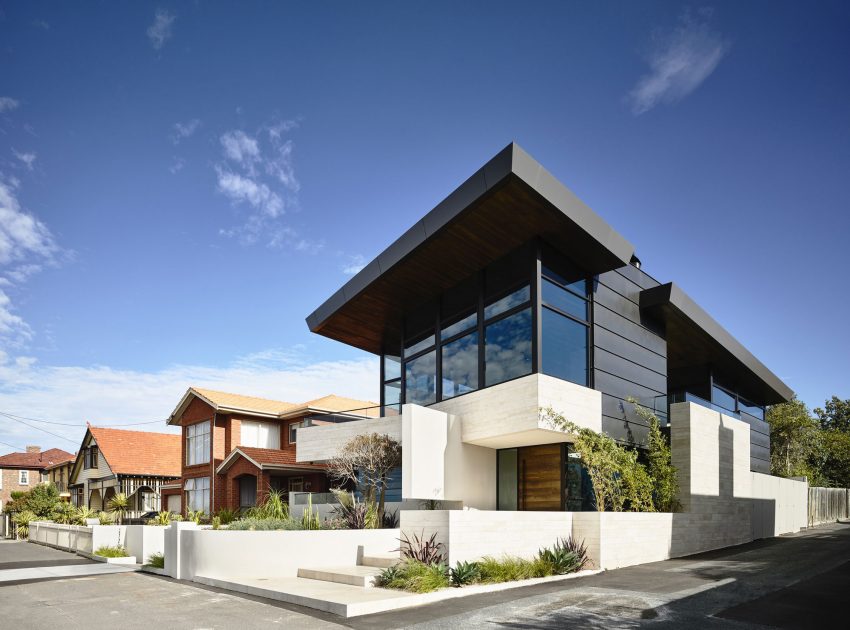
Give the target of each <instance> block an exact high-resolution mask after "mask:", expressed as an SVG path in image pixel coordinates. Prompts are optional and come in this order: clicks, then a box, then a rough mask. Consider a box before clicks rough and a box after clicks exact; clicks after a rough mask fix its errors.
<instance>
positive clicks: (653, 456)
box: [629, 398, 682, 512]
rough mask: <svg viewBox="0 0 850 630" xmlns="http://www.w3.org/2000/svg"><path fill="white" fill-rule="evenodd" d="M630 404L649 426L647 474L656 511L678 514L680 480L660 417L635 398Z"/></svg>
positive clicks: (630, 400) (631, 399) (679, 506)
mask: <svg viewBox="0 0 850 630" xmlns="http://www.w3.org/2000/svg"><path fill="white" fill-rule="evenodd" d="M629 402H630V403H632V404H633V405H634V406H635V412H636V413H637V414H638V415H639V416H640V417H641V418H643V420H644V421H646V422H647V423H648V424H649V439H648V440H647V444H646V459H647V474H649V477H650V479H651V480H652V486H653V492H652V498H653V501H654V503H655V509H656V511H658V512H676V511H677V510H679V509H680V508H681V507H682V505H681V503H679V499H678V498H677V497H678V494H679V480H678V478H677V473H676V467H675V466H673V455H672V453H671V451H670V445H669V444H668V443H667V438H665V437H664V434H663V433H661V422H659V420H658V416H656V415H655V414H654V413H652V412H651V411H650V410H649V409H647V408H646V407H644V406H643V405H641V404H640V403H638V401H637V400H635V399H634V398H630V399H629Z"/></svg>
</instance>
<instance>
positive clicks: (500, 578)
mask: <svg viewBox="0 0 850 630" xmlns="http://www.w3.org/2000/svg"><path fill="white" fill-rule="evenodd" d="M478 567H479V571H480V574H481V578H480V579H481V581H482V582H484V583H485V584H496V583H499V582H514V581H516V580H528V579H530V578H536V577H545V576H546V575H551V573H549V572H547V570H551V568H550V567H549V565H548V564H546V563H545V562H541V561H540V559H539V558H537V559H535V560H525V559H523V558H517V557H514V556H502V557H501V558H494V557H492V556H486V557H484V558H482V559H481V560H480V561H479V562H478Z"/></svg>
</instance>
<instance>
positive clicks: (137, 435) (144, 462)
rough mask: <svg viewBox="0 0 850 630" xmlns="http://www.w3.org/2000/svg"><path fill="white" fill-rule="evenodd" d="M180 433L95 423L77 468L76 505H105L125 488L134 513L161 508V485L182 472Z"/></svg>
mask: <svg viewBox="0 0 850 630" xmlns="http://www.w3.org/2000/svg"><path fill="white" fill-rule="evenodd" d="M180 445H181V440H180V435H179V434H170V433H152V432H149V431H128V430H125V429H108V428H103V427H93V426H91V425H89V427H88V429H87V430H86V435H85V437H84V438H83V441H82V444H81V445H80V450H79V452H78V453H77V457H76V460H75V461H74V465H73V467H72V469H71V475H70V479H69V489H70V492H71V502H72V503H73V504H74V505H78V506H79V505H85V506H86V507H89V508H91V509H92V510H105V509H107V507H108V504H109V500H110V499H111V498H112V497H113V496H115V495H116V494H118V493H120V492H123V493H124V494H126V495H127V496H128V497H129V498H130V509H129V511H128V513H127V516H128V517H137V516H139V515H141V514H143V513H145V512H150V511H154V510H159V506H160V503H161V498H160V491H161V487H162V486H163V485H165V484H169V483H173V482H175V481H177V480H179V478H180Z"/></svg>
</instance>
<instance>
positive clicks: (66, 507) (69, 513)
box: [53, 501, 77, 525]
mask: <svg viewBox="0 0 850 630" xmlns="http://www.w3.org/2000/svg"><path fill="white" fill-rule="evenodd" d="M53 517H54V520H55V521H56V522H57V523H61V524H62V525H73V524H74V523H76V522H77V510H76V508H75V507H74V506H73V505H71V504H70V503H66V502H64V501H62V502H60V503H59V504H58V505H57V506H56V509H55V511H54V513H53Z"/></svg>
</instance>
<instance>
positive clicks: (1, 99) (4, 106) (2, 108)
mask: <svg viewBox="0 0 850 630" xmlns="http://www.w3.org/2000/svg"><path fill="white" fill-rule="evenodd" d="M18 105H20V103H19V102H18V101H16V100H15V99H13V98H11V97H9V96H0V114H2V113H3V112H10V111H12V110H13V109H17V108H18Z"/></svg>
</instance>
